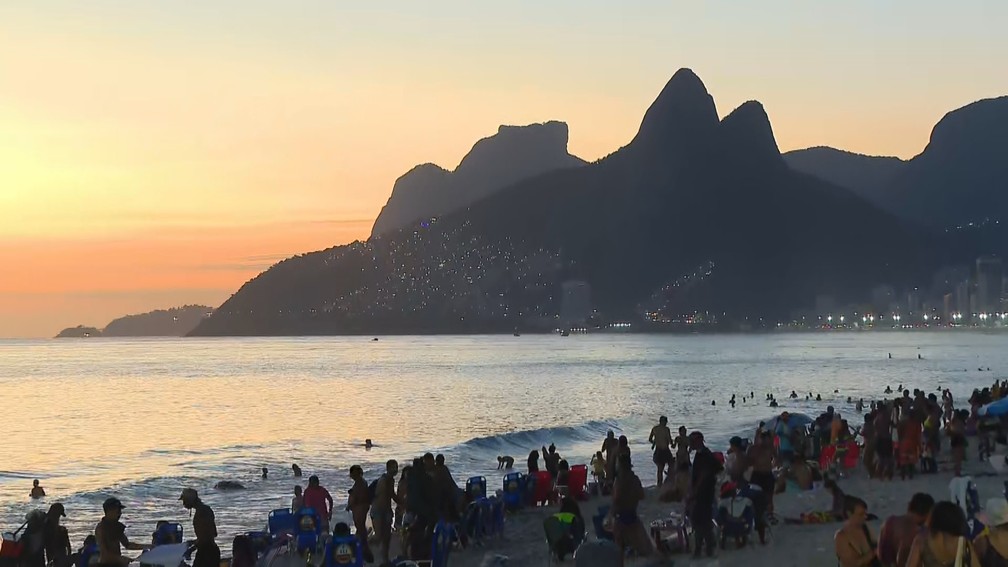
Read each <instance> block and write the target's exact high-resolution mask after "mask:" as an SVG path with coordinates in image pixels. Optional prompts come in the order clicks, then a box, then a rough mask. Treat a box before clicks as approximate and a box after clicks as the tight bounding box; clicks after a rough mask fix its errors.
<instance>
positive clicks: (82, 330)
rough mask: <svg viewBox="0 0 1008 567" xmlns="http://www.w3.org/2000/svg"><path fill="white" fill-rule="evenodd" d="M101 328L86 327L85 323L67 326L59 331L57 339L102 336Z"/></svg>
mask: <svg viewBox="0 0 1008 567" xmlns="http://www.w3.org/2000/svg"><path fill="white" fill-rule="evenodd" d="M100 336H101V330H99V329H96V328H94V327H85V326H84V325H77V326H76V327H67V328H66V329H63V330H62V331H60V332H59V334H58V335H56V337H55V338H57V339H87V338H90V337H100Z"/></svg>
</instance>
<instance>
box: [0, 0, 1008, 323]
mask: <svg viewBox="0 0 1008 567" xmlns="http://www.w3.org/2000/svg"><path fill="white" fill-rule="evenodd" d="M892 4H893V5H886V6H879V5H878V4H877V3H874V2H870V1H869V0H855V1H852V2H849V3H845V4H844V6H843V7H842V8H841V7H836V6H827V5H815V6H813V5H811V4H805V3H794V2H789V1H785V0H774V1H770V2H764V3H760V5H759V6H748V5H745V6H740V5H737V3H733V2H729V1H727V0H718V1H714V2H709V3H703V4H702V5H697V4H694V3H686V2H672V3H667V2H652V1H644V2H640V3H634V4H632V5H619V6H614V5H611V4H609V3H605V2H601V1H598V0H591V1H588V2H578V3H574V2H568V1H566V0H564V1H561V2H558V3H556V4H555V5H549V6H546V5H542V4H539V3H534V2H531V1H530V0H517V1H516V2H513V3H511V4H509V5H507V6H506V7H505V6H503V5H497V4H491V3H469V2H461V1H459V0H448V1H446V2H443V3H438V4H436V5H430V6H424V5H417V4H414V3H410V2H406V1H401V0H394V1H392V2H388V3H383V4H381V5H372V4H367V5H360V4H356V3H351V2H343V1H334V2H325V1H321V0H308V2H306V3H305V4H304V5H303V6H302V7H301V8H302V9H301V10H291V9H290V7H289V6H287V5H285V4H282V3H279V2H270V1H266V2H258V3H253V4H249V3H243V2H238V1H237V0H216V1H213V2H205V3H199V4H179V3H173V2H167V1H157V0H156V1H152V2H145V3H131V2H123V1H120V0H98V1H96V2H89V3H87V4H80V3H75V2H69V1H68V0H51V1H49V2H45V3H43V4H38V3H10V4H8V5H4V6H0V49H2V50H3V52H4V53H7V54H9V55H10V56H8V57H6V58H4V60H3V62H2V63H0V68H2V70H3V72H2V73H0V132H2V133H3V134H2V135H0V238H2V240H0V242H2V244H0V270H2V273H0V337H8V336H52V335H54V334H56V332H58V331H59V330H60V329H61V328H63V327H66V326H72V325H76V324H81V323H82V324H88V325H95V326H101V325H104V324H105V323H107V322H108V321H109V320H111V319H112V318H115V317H118V316H121V315H124V314H126V313H127V312H131V311H132V312H136V311H147V310H151V309H156V308H167V307H172V306H174V305H176V304H183V303H202V302H206V303H212V304H219V302H220V301H222V300H224V299H226V298H227V297H228V296H229V295H230V294H231V293H233V292H234V291H236V290H237V289H238V287H239V286H240V285H241V284H242V283H243V282H245V281H247V280H248V279H249V278H250V277H253V276H254V275H255V274H256V273H258V270H261V269H262V268H264V267H267V266H268V265H269V263H268V262H271V261H273V260H274V259H279V258H280V257H283V256H289V255H292V254H296V253H301V252H306V251H309V250H317V249H322V248H326V247H329V246H333V245H336V244H342V243H346V242H350V241H352V240H354V239H359V238H366V237H367V235H368V234H369V232H370V225H371V222H372V221H373V219H374V217H375V216H376V215H377V213H378V211H379V210H380V208H381V206H382V205H383V204H384V203H385V201H386V199H387V198H388V195H389V193H390V191H391V188H392V184H393V182H394V181H395V179H396V178H397V177H399V176H400V175H402V174H403V173H405V172H406V171H408V170H409V169H410V168H412V167H413V166H415V165H417V164H420V163H426V162H434V163H437V164H439V165H441V166H443V167H446V168H448V169H451V168H454V167H455V165H457V163H458V161H459V160H460V159H461V158H462V156H463V155H464V154H465V153H466V152H467V151H468V150H469V148H470V147H471V146H472V144H473V143H474V142H475V141H476V140H478V139H480V138H483V137H486V136H489V135H491V134H493V133H494V132H496V130H497V126H498V125H500V124H528V123H532V122H543V121H546V120H553V119H555V120H563V121H565V122H567V123H568V125H569V128H570V144H569V150H570V151H571V153H573V154H575V155H578V156H580V157H582V158H584V159H587V160H589V161H591V160H595V159H597V158H599V157H602V156H604V155H607V154H609V153H611V152H612V151H614V150H616V149H618V148H619V147H620V146H622V145H624V144H626V143H627V142H628V141H629V140H630V139H631V138H632V137H633V135H634V133H635V132H636V130H637V127H638V125H639V123H640V120H641V117H642V116H643V114H644V111H645V110H646V109H647V107H648V105H649V104H650V103H651V101H652V100H653V99H654V98H655V96H657V94H658V92H659V91H660V90H661V88H662V86H663V85H664V84H665V82H666V81H667V80H668V78H669V77H670V76H671V75H672V73H673V72H674V71H675V70H676V69H677V68H678V67H691V68H693V69H694V70H695V71H696V72H697V74H698V75H699V76H700V77H701V79H703V80H704V82H705V83H706V85H707V88H708V90H709V91H710V92H711V94H712V95H713V96H714V98H715V101H716V102H717V106H718V112H719V114H721V115H722V116H723V115H726V114H728V113H729V112H731V110H733V109H734V108H735V107H737V106H738V105H739V104H741V103H742V102H744V101H746V100H750V99H757V100H760V101H761V102H762V103H763V104H764V106H765V107H766V109H767V112H768V114H769V116H770V119H771V122H772V123H773V126H774V131H775V134H776V136H777V141H778V145H779V146H780V148H781V150H782V151H784V150H790V149H797V148H802V147H808V146H815V145H831V146H834V147H839V148H842V149H847V150H851V151H857V152H862V153H867V154H873V155H898V156H900V157H904V158H909V157H912V156H913V155H915V154H917V153H919V152H920V151H921V150H922V149H923V147H924V145H925V144H926V143H927V139H928V135H929V134H930V129H931V127H932V126H933V125H934V123H935V122H936V121H937V120H938V119H940V118H941V116H942V115H943V114H944V113H945V112H947V111H949V110H952V109H954V108H957V107H959V106H962V105H964V104H967V103H969V102H971V101H973V100H976V99H979V98H985V97H989V96H997V95H1003V94H1006V93H1008V76H1006V75H1005V74H1004V73H1003V72H1001V62H1002V61H1003V60H1005V59H1006V58H1008V42H1006V41H1005V40H1004V38H1003V35H1002V33H1001V30H1000V26H999V25H998V24H997V22H1001V21H1005V19H1006V18H1008V4H994V3H985V2H983V1H982V0H972V1H967V2H964V3H961V5H957V6H956V7H955V8H954V9H952V8H950V7H948V6H947V5H945V4H943V3H940V2H937V1H932V0H928V1H925V2H913V3H911V2H909V0H907V1H906V2H902V3H901V2H895V3H892ZM939 40H940V41H939ZM938 76H940V77H941V80H940V81H939V80H935V78H936V77H938ZM264 258H266V260H263V259H264Z"/></svg>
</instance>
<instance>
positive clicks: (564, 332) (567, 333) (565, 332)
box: [560, 329, 570, 337]
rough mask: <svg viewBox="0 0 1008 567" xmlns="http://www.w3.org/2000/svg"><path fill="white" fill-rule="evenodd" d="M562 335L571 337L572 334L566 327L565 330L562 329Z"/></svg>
mask: <svg viewBox="0 0 1008 567" xmlns="http://www.w3.org/2000/svg"><path fill="white" fill-rule="evenodd" d="M560 336H561V337H569V336H570V331H568V330H567V329H564V330H562V331H560Z"/></svg>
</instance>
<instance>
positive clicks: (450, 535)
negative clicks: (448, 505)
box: [414, 521, 455, 567]
mask: <svg viewBox="0 0 1008 567" xmlns="http://www.w3.org/2000/svg"><path fill="white" fill-rule="evenodd" d="M453 541H455V529H454V528H453V527H452V525H451V524H449V523H446V522H444V521H439V522H438V523H437V524H436V525H435V526H434V539H433V541H432V542H431V558H430V559H415V560H414V563H416V564H417V567H448V557H449V556H450V555H451V547H452V542H453Z"/></svg>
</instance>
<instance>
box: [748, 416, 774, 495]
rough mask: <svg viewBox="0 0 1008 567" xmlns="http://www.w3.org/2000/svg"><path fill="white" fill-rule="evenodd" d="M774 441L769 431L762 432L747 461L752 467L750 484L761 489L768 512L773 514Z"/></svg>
mask: <svg viewBox="0 0 1008 567" xmlns="http://www.w3.org/2000/svg"><path fill="white" fill-rule="evenodd" d="M773 457H774V450H773V441H772V438H771V436H770V432H769V431H762V432H760V434H759V436H757V437H756V439H755V441H754V442H753V444H752V446H751V447H749V450H748V451H747V452H746V460H748V461H749V464H750V465H752V474H751V475H750V476H749V482H750V483H752V484H755V485H756V486H758V487H760V490H761V491H762V492H763V495H764V496H765V497H766V499H767V511H769V512H770V513H773V496H774V485H775V480H774V475H773Z"/></svg>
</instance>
